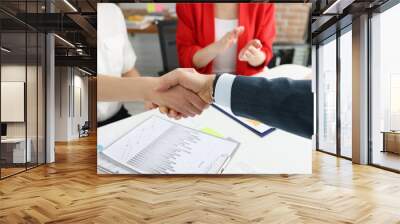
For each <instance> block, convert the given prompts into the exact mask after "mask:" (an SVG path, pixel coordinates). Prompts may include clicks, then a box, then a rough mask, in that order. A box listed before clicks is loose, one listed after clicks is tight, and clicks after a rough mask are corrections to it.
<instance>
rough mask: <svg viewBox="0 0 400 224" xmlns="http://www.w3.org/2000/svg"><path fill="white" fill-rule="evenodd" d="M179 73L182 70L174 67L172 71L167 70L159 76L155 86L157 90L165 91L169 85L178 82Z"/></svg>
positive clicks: (171, 85) (172, 85) (174, 84)
mask: <svg viewBox="0 0 400 224" xmlns="http://www.w3.org/2000/svg"><path fill="white" fill-rule="evenodd" d="M179 73H182V70H179V69H175V70H173V71H170V72H168V73H167V74H165V75H164V76H162V77H160V78H159V85H158V87H157V88H156V90H157V91H161V92H162V91H166V90H168V89H170V88H171V87H174V86H176V85H178V84H179Z"/></svg>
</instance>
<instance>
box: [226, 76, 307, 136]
mask: <svg viewBox="0 0 400 224" xmlns="http://www.w3.org/2000/svg"><path fill="white" fill-rule="evenodd" d="M231 94H232V95H231V109H232V112H233V113H234V114H235V115H238V116H242V117H247V118H250V119H254V120H258V121H261V122H263V123H265V124H267V125H269V126H273V127H276V128H279V129H282V130H285V131H287V132H290V133H293V134H296V135H300V136H302V137H306V138H311V136H312V134H313V127H314V125H313V113H314V109H313V94H312V92H311V80H292V79H287V78H276V79H266V78H261V77H245V76H238V77H237V78H235V81H234V82H233V84H232V93H231Z"/></svg>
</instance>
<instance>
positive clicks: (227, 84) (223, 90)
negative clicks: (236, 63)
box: [214, 73, 235, 108]
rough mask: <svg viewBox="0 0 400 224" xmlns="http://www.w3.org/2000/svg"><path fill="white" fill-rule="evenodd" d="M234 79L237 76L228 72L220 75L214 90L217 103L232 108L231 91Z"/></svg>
mask: <svg viewBox="0 0 400 224" xmlns="http://www.w3.org/2000/svg"><path fill="white" fill-rule="evenodd" d="M234 80H235V76H234V75H231V74H227V73H224V74H222V75H221V76H220V77H219V79H218V80H217V83H216V85H215V90H214V96H215V103H216V104H218V105H221V106H224V107H228V108H231V91H232V84H233V81H234Z"/></svg>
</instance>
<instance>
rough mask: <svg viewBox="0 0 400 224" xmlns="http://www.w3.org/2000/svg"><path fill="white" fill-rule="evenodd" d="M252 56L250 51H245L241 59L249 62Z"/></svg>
mask: <svg viewBox="0 0 400 224" xmlns="http://www.w3.org/2000/svg"><path fill="white" fill-rule="evenodd" d="M249 56H250V52H249V51H248V50H246V51H244V52H243V54H242V55H241V57H240V58H239V60H240V61H248V60H249Z"/></svg>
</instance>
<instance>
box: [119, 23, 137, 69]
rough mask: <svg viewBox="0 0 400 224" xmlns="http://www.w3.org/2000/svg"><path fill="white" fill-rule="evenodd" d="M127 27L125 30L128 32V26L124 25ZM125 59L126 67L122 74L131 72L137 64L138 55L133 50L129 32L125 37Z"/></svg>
mask: <svg viewBox="0 0 400 224" xmlns="http://www.w3.org/2000/svg"><path fill="white" fill-rule="evenodd" d="M124 26H125V30H126V25H125V23H124ZM123 51H124V52H123V57H124V59H123V60H124V61H123V63H124V66H123V69H122V72H123V73H125V72H128V71H129V70H131V69H132V68H133V67H134V66H135V62H136V54H135V51H134V50H133V47H132V44H131V42H130V41H129V36H128V32H125V35H124V47H123Z"/></svg>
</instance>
